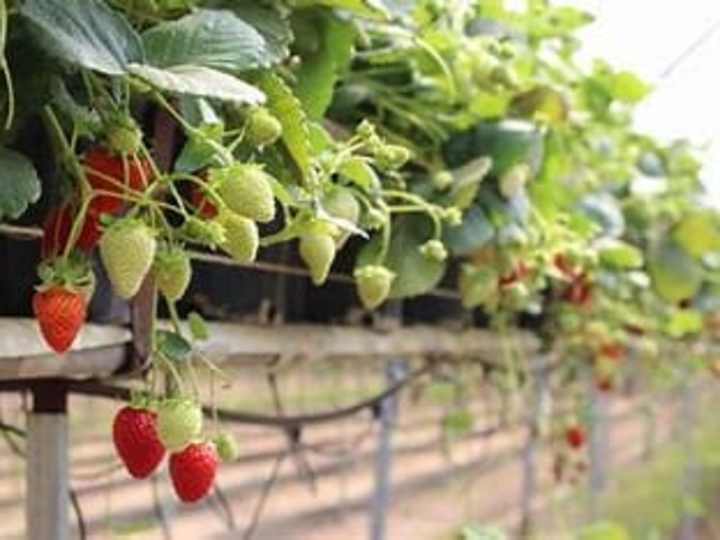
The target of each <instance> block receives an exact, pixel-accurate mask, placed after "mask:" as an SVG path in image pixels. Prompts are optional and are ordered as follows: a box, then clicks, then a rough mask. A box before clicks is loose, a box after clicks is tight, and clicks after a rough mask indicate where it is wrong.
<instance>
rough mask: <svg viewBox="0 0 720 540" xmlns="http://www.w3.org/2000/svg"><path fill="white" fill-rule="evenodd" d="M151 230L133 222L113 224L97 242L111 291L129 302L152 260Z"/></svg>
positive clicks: (154, 243)
mask: <svg viewBox="0 0 720 540" xmlns="http://www.w3.org/2000/svg"><path fill="white" fill-rule="evenodd" d="M156 247H157V242H156V240H155V237H154V235H153V231H152V230H151V229H150V228H149V227H148V226H147V225H145V224H144V223H143V222H141V221H139V220H136V219H123V220H120V221H116V222H115V223H113V224H112V225H111V226H110V228H108V229H107V230H106V231H105V234H103V236H102V239H101V240H100V256H101V257H102V261H103V264H104V265H105V269H106V270H107V273H108V277H109V278H110V282H111V283H112V285H113V289H114V290H115V292H116V293H117V295H118V296H120V297H121V298H125V299H129V298H132V297H133V296H135V295H136V294H137V292H138V290H140V286H141V285H142V282H143V280H144V279H145V276H146V275H147V273H148V271H149V270H150V267H151V266H152V263H153V259H154V258H155V250H156Z"/></svg>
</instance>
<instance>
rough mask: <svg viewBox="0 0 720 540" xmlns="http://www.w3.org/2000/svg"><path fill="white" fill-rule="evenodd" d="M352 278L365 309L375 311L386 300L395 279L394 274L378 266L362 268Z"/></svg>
mask: <svg viewBox="0 0 720 540" xmlns="http://www.w3.org/2000/svg"><path fill="white" fill-rule="evenodd" d="M354 276H355V282H356V284H357V292H358V296H359V297H360V300H361V301H362V303H363V305H364V306H365V308H366V309H375V308H376V307H378V306H379V305H380V304H382V303H383V302H384V301H385V300H386V299H387V297H388V295H389V294H390V288H391V287H392V282H393V280H394V279H395V273H394V272H392V271H390V270H388V269H387V268H385V267H384V266H379V265H367V266H362V267H360V268H358V269H357V270H355V273H354Z"/></svg>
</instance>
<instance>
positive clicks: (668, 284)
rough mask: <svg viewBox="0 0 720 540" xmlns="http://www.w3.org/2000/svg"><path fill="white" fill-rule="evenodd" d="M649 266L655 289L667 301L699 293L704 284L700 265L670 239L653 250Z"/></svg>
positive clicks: (675, 301)
mask: <svg viewBox="0 0 720 540" xmlns="http://www.w3.org/2000/svg"><path fill="white" fill-rule="evenodd" d="M648 268H649V271H650V277H651V278H652V281H653V287H654V288H655V291H656V292H657V293H658V295H660V297H661V298H663V299H664V300H666V301H667V302H671V303H678V302H681V301H683V300H688V299H690V298H692V297H693V296H695V295H696V294H697V292H698V291H699V290H700V287H701V285H702V281H703V272H702V268H701V267H700V265H699V264H698V263H697V261H695V259H693V258H692V257H691V256H690V255H688V254H687V252H685V251H684V250H683V249H681V248H680V247H678V246H677V244H675V243H674V242H672V241H671V240H669V239H666V240H665V241H663V242H662V243H661V244H660V245H658V246H656V247H655V248H654V249H653V250H652V251H651V253H650V255H649V258H648Z"/></svg>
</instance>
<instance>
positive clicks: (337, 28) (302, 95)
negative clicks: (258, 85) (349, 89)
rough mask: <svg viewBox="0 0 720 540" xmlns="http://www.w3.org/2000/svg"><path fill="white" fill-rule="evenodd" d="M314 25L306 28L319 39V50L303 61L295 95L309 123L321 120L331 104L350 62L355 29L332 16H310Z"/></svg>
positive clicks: (297, 75) (298, 74) (298, 73)
mask: <svg viewBox="0 0 720 540" xmlns="http://www.w3.org/2000/svg"><path fill="white" fill-rule="evenodd" d="M309 16H311V17H312V18H313V21H314V24H312V25H308V27H309V28H313V29H315V31H316V32H318V35H319V41H320V46H319V48H318V49H317V50H316V51H315V52H314V53H313V54H312V55H311V56H305V57H303V62H302V65H301V66H300V69H299V70H298V71H297V73H296V78H297V84H296V86H295V93H296V95H297V97H298V99H299V100H300V102H301V103H302V104H303V107H304V108H305V112H307V115H308V117H309V118H310V119H311V120H320V119H321V118H322V117H323V116H324V115H325V111H327V109H328V107H329V106H330V103H331V102H332V98H333V94H334V90H335V84H336V83H337V81H338V79H339V77H340V75H342V73H344V72H345V71H346V70H347V68H348V66H349V65H350V61H351V59H352V52H353V44H354V43H355V37H356V35H355V28H354V27H353V26H352V25H351V24H350V23H347V22H345V21H341V20H339V19H337V18H336V17H335V16H333V15H325V16H320V15H319V14H313V15H309Z"/></svg>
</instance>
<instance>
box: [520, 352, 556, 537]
mask: <svg viewBox="0 0 720 540" xmlns="http://www.w3.org/2000/svg"><path fill="white" fill-rule="evenodd" d="M544 362H545V358H544V357H543V356H540V355H537V356H535V357H534V359H533V363H532V368H531V369H532V380H533V381H534V383H535V385H534V389H533V398H534V399H533V403H532V407H530V410H531V411H532V412H530V413H529V414H528V416H527V442H526V444H525V449H524V451H523V488H522V500H521V503H520V504H521V512H522V514H521V515H522V518H521V520H520V535H521V537H523V538H525V537H528V536H530V534H531V533H532V527H533V509H532V504H533V500H534V499H535V494H536V492H537V461H538V451H539V450H540V445H541V440H540V435H541V423H542V417H543V414H544V412H545V409H546V404H547V402H548V398H549V393H548V385H547V373H546V372H545V370H544V369H542V366H543V364H544Z"/></svg>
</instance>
